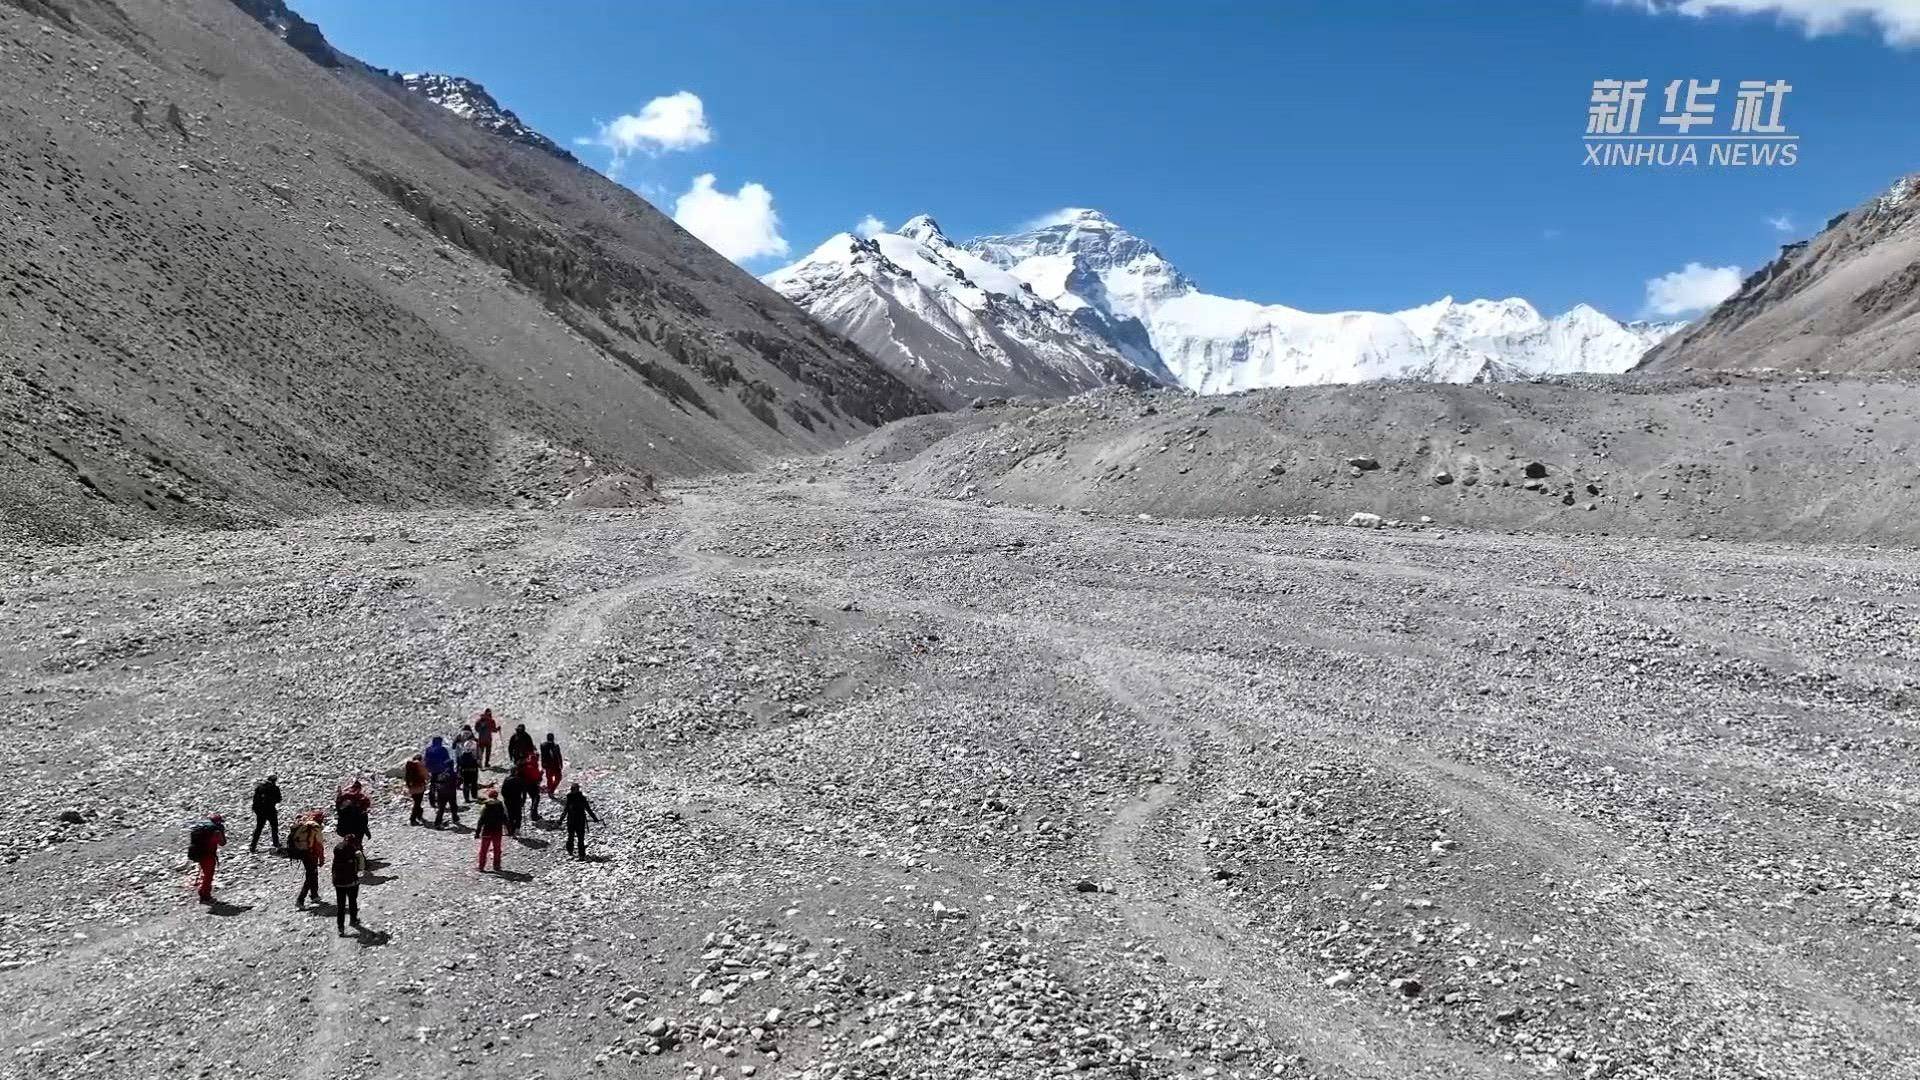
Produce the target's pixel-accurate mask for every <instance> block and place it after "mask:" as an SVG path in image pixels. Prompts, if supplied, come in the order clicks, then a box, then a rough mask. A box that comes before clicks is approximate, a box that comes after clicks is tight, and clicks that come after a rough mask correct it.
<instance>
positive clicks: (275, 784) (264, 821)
mask: <svg viewBox="0 0 1920 1080" xmlns="http://www.w3.org/2000/svg"><path fill="white" fill-rule="evenodd" d="M269 825H271V826H273V847H274V850H276V851H278V850H279V849H280V778H279V777H278V776H272V775H269V776H268V777H267V778H266V779H265V780H262V781H260V782H259V783H258V784H255V785H254V786H253V841H252V842H251V843H249V844H248V845H247V850H248V851H259V850H260V831H261V830H262V829H265V828H266V827H267V826H269Z"/></svg>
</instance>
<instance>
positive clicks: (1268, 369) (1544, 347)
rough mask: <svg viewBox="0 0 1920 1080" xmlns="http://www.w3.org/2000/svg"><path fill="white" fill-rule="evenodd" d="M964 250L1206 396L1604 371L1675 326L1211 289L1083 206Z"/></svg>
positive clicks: (1514, 309)
mask: <svg viewBox="0 0 1920 1080" xmlns="http://www.w3.org/2000/svg"><path fill="white" fill-rule="evenodd" d="M967 246H968V247H969V249H970V250H972V251H974V252H976V253H977V254H979V255H980V256H981V257H982V258H985V259H987V260H989V261H991V262H994V263H995V264H996V265H999V266H1001V267H1002V268H1004V269H1006V270H1008V271H1009V272H1010V273H1013V274H1014V275H1015V276H1016V277H1019V278H1021V279H1022V280H1024V281H1027V282H1028V283H1030V284H1031V285H1033V286H1034V288H1035V290H1036V292H1037V293H1038V294H1039V295H1041V296H1044V297H1047V298H1048V299H1052V300H1055V301H1056V302H1057V303H1063V304H1071V303H1073V302H1076V301H1077V302H1078V303H1080V304H1084V305H1085V306H1087V307H1092V308H1096V309H1099V310H1100V311H1102V312H1103V313H1104V314H1105V315H1106V316H1108V318H1109V319H1110V320H1114V321H1123V320H1132V321H1134V322H1136V323H1138V324H1140V325H1142V326H1143V327H1145V328H1146V331H1147V336H1148V338H1149V340H1150V342H1151V344H1152V346H1153V347H1154V349H1155V351H1156V352H1157V353H1158V355H1159V358H1160V359H1161V361H1162V362H1163V363H1164V364H1165V366H1166V367H1167V368H1168V369H1169V370H1170V371H1171V373H1172V374H1173V375H1174V376H1175V377H1176V378H1177V379H1178V380H1179V381H1180V383H1181V384H1182V385H1184V386H1186V387H1187V388H1188V389H1191V390H1196V391H1199V392H1203V393H1206V392H1231V391H1237V390H1246V389H1257V388H1261V387H1268V386H1289V385H1311V384H1317V383H1327V382H1364V381H1372V380H1376V379H1413V380H1418V381H1434V382H1471V381H1476V380H1483V379H1502V378H1517V377H1529V376H1532V375H1544V374H1565V373H1570V372H1575V371H1584V372H1602V373H1612V372H1619V371H1624V370H1627V369H1628V368H1629V367H1631V366H1632V364H1633V363H1634V362H1635V361H1637V360H1638V358H1639V356H1640V355H1641V354H1642V353H1644V352H1645V350H1646V349H1647V348H1648V347H1650V346H1651V345H1652V344H1653V343H1655V342H1657V341H1658V340H1660V339H1661V338H1662V337H1664V336H1665V335H1667V334H1669V333H1671V332H1672V331H1673V330H1674V329H1675V328H1676V326H1675V325H1674V324H1631V323H1622V322H1620V321H1618V320H1615V319H1613V318H1611V317H1610V316H1607V315H1605V314H1604V313H1602V312H1600V311H1598V310H1597V309H1594V308H1592V307H1590V306H1588V305H1585V304H1578V305H1575V306H1574V307H1573V308H1571V309H1569V310H1568V311H1567V312H1564V313H1562V314H1561V315H1558V316H1555V317H1554V318H1552V319H1547V318H1545V317H1543V316H1541V315H1540V314H1539V312H1538V311H1537V310H1535V309H1534V307H1533V306H1532V305H1531V304H1530V303H1528V302H1527V301H1525V300H1522V299H1520V298H1518V297H1512V298H1508V299H1505V300H1499V301H1493V300H1471V301H1467V302H1465V303H1464V304H1463V303H1460V302H1458V301H1455V300H1454V299H1453V298H1452V297H1451V296H1448V297H1444V298H1442V299H1441V300H1438V301H1434V302H1433V303H1430V304H1425V305H1420V306H1417V307H1414V308H1409V309H1405V310H1403V311H1399V312H1374V311H1344V312H1325V313H1320V312H1308V311H1302V310H1299V309H1296V308H1291V307H1287V306H1284V305H1278V304H1261V303H1258V302H1255V301H1251V300H1241V299H1236V298H1233V297H1222V296H1215V295H1212V294H1208V293H1205V292H1203V291H1202V290H1201V289H1200V288H1199V286H1198V285H1197V284H1196V283H1195V282H1194V281H1193V279H1192V278H1190V277H1188V276H1187V275H1186V274H1185V273H1184V272H1182V271H1181V270H1180V269H1179V268H1178V267H1177V266H1175V265H1174V264H1173V263H1172V262H1171V261H1170V260H1168V259H1167V258H1166V256H1165V255H1164V254H1162V253H1161V252H1160V250H1159V249H1158V248H1157V247H1155V246H1154V245H1153V244H1151V243H1150V242H1148V241H1146V240H1144V239H1142V238H1140V237H1137V236H1135V235H1133V234H1132V233H1129V232H1127V231H1126V230H1125V229H1124V228H1122V227H1121V226H1119V225H1118V224H1117V223H1115V222H1114V221H1113V219H1111V218H1110V217H1108V216H1107V215H1106V214H1104V213H1102V212H1100V211H1098V210H1093V209H1088V208H1077V209H1072V210H1067V211H1063V212H1061V213H1060V214H1058V215H1055V216H1054V217H1053V218H1051V219H1049V220H1046V221H1043V222H1041V223H1038V224H1036V225H1035V226H1033V227H1031V228H1028V229H1026V230H1023V231H1021V232H1016V233H1011V234H1003V235H990V236H982V237H979V238H977V239H975V240H973V241H971V242H970V243H969V244H968V245H967ZM1095 282H1097V287H1096V286H1095V285H1094V283H1095ZM1068 295H1071V297H1072V300H1068V299H1065V297H1066V296H1068Z"/></svg>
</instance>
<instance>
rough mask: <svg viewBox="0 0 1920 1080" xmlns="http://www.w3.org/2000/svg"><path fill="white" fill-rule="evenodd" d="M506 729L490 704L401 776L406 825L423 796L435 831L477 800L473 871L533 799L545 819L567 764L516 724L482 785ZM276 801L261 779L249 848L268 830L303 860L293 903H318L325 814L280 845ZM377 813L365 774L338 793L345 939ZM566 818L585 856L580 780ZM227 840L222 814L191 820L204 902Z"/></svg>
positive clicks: (340, 920) (307, 818)
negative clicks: (408, 810)
mask: <svg viewBox="0 0 1920 1080" xmlns="http://www.w3.org/2000/svg"><path fill="white" fill-rule="evenodd" d="M500 726H501V725H500V722H499V721H498V720H496V719H495V718H494V715H493V710H492V709H487V710H484V711H482V712H481V714H480V716H479V718H478V719H477V720H475V721H474V722H473V723H471V724H463V725H461V728H460V732H459V734H457V735H455V736H454V737H453V742H452V744H451V745H449V744H448V743H447V742H446V740H445V739H444V737H442V736H439V735H435V736H433V738H432V739H431V740H429V741H428V743H427V746H426V748H425V749H423V750H422V751H421V752H420V753H418V754H415V755H413V757H411V758H409V759H408V760H407V763H406V764H405V766H403V767H402V769H401V780H402V782H403V783H404V785H405V786H406V791H407V795H408V796H409V797H410V798H411V799H412V800H413V815H412V817H411V818H410V819H409V820H408V822H407V823H408V824H409V825H425V824H427V820H426V813H425V807H424V806H423V805H422V803H423V801H425V802H426V805H430V806H431V807H432V808H433V827H434V828H436V829H438V828H444V827H445V821H446V819H447V818H449V817H451V818H452V819H453V824H454V827H455V828H459V827H460V824H461V823H460V804H461V801H462V800H463V799H464V800H465V802H466V804H467V806H468V808H469V809H471V808H472V806H473V805H474V804H476V803H478V804H479V806H480V809H479V816H478V818H477V819H476V820H475V822H474V832H475V833H476V834H478V836H479V840H480V850H479V856H478V859H477V861H476V863H475V868H476V869H478V870H481V871H485V870H486V869H487V862H488V859H489V857H491V859H492V863H493V869H494V871H495V872H498V871H499V870H500V857H501V848H502V846H503V844H504V840H505V837H507V836H518V835H519V834H520V825H521V822H522V820H523V814H524V813H525V812H526V811H527V810H528V809H529V807H528V804H529V803H531V807H530V809H531V812H532V817H533V820H535V821H539V820H540V797H541V795H542V794H543V792H544V794H545V795H546V796H548V797H549V798H558V797H559V795H558V793H559V788H560V778H561V774H562V771H563V767H564V764H565V759H564V757H563V756H562V754H561V751H560V744H559V742H558V741H557V740H556V739H555V738H554V736H553V735H552V734H551V733H549V734H548V735H547V738H546V741H545V742H543V743H540V744H538V745H536V744H535V743H534V741H533V736H532V735H531V734H529V733H528V732H527V727H526V725H525V724H520V725H517V726H516V727H515V728H514V732H513V735H512V736H511V737H510V738H509V739H508V740H507V756H508V758H509V759H510V762H511V763H510V764H509V766H508V767H507V768H506V770H505V771H506V774H507V775H506V778H505V779H504V780H502V781H501V783H500V786H499V789H498V790H495V789H493V788H487V789H486V790H484V791H483V790H481V787H480V770H481V769H482V768H484V767H486V766H488V765H489V764H491V762H492V760H493V741H494V736H495V735H496V734H497V733H498V732H499V731H500ZM280 802H281V795H280V778H279V777H278V776H269V777H267V778H266V779H265V780H263V781H261V782H260V783H259V784H258V785H257V786H255V788H254V789H253V818H254V825H253V841H252V843H251V844H250V845H249V846H248V850H249V851H258V850H260V836H261V834H262V833H263V832H267V831H269V830H271V837H272V840H273V846H274V847H275V848H276V849H278V850H281V851H284V852H285V853H286V855H287V856H288V857H289V858H292V859H295V860H297V861H298V862H299V863H300V864H301V866H302V867H303V868H304V870H305V877H304V880H303V881H302V882H301V885H300V891H299V893H297V894H296V895H295V896H294V904H295V906H297V907H301V908H304V907H306V902H307V898H308V897H309V896H311V897H312V898H313V901H314V902H315V903H319V902H320V877H319V874H320V867H322V866H325V865H327V843H326V837H325V835H324V827H325V825H326V820H327V819H326V815H325V814H324V813H323V812H321V811H319V810H309V811H307V812H306V813H303V814H301V815H300V816H299V818H297V819H296V820H295V821H294V823H293V826H292V827H291V828H289V829H288V830H287V837H286V843H285V845H284V846H283V845H282V844H281V842H280ZM372 810H373V799H372V797H371V796H369V795H368V794H367V791H366V787H365V784H364V783H363V782H361V781H359V780H354V781H352V782H350V783H349V784H347V785H345V786H342V787H341V788H340V789H339V790H338V791H336V792H335V795H334V807H333V814H334V833H335V835H336V836H338V837H339V839H338V840H337V841H336V842H335V843H334V845H333V860H332V868H333V872H332V884H333V896H334V921H335V925H336V928H337V930H338V932H339V934H340V935H341V936H345V935H346V932H347V926H348V924H352V925H353V926H354V927H356V928H357V927H359V926H360V879H361V876H362V875H363V874H364V872H365V870H366V858H365V854H364V852H365V848H366V842H367V840H368V839H370V838H371V837H372V835H373V830H372V826H371V821H370V819H371V816H372ZM560 817H561V820H562V823H563V824H564V825H565V826H566V830H567V847H566V850H567V853H568V854H569V855H572V856H573V857H574V858H576V859H585V858H586V857H587V822H588V821H593V822H595V823H598V822H599V821H600V816H599V815H598V814H596V813H594V810H593V804H592V803H591V802H590V801H588V799H587V796H586V794H585V793H584V792H582V791H581V790H580V785H579V784H577V783H575V784H573V785H571V786H570V788H569V789H568V791H567V794H566V796H565V798H564V799H562V800H561V809H560ZM226 839H227V832H226V823H225V820H224V819H223V818H222V817H221V815H219V814H211V815H209V816H208V817H207V818H206V820H204V821H201V822H199V823H197V824H195V825H194V826H193V827H192V829H191V831H190V832H189V834H188V840H187V859H188V860H189V861H190V862H192V863H194V864H195V865H197V866H198V868H199V873H200V877H199V891H200V901H201V903H208V904H210V903H212V902H213V875H214V869H215V867H216V866H217V865H218V864H219V860H220V855H219V849H220V848H221V846H222V845H224V844H225V843H226Z"/></svg>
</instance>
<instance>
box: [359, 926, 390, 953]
mask: <svg viewBox="0 0 1920 1080" xmlns="http://www.w3.org/2000/svg"><path fill="white" fill-rule="evenodd" d="M358 940H359V942H360V947H361V948H363V949H377V948H379V947H380V946H382V945H385V944H387V943H388V942H390V941H392V940H393V935H392V934H391V933H388V932H387V931H385V930H369V929H367V928H366V927H364V926H362V927H360V928H359V938H358Z"/></svg>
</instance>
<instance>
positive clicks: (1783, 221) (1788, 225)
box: [1767, 214, 1793, 233]
mask: <svg viewBox="0 0 1920 1080" xmlns="http://www.w3.org/2000/svg"><path fill="white" fill-rule="evenodd" d="M1767 224H1769V225H1771V226H1773V231H1774V232H1783V233H1790V232H1792V231H1793V218H1791V217H1789V216H1788V215H1786V214H1775V215H1774V216H1772V217H1769V218H1768V219H1767Z"/></svg>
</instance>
